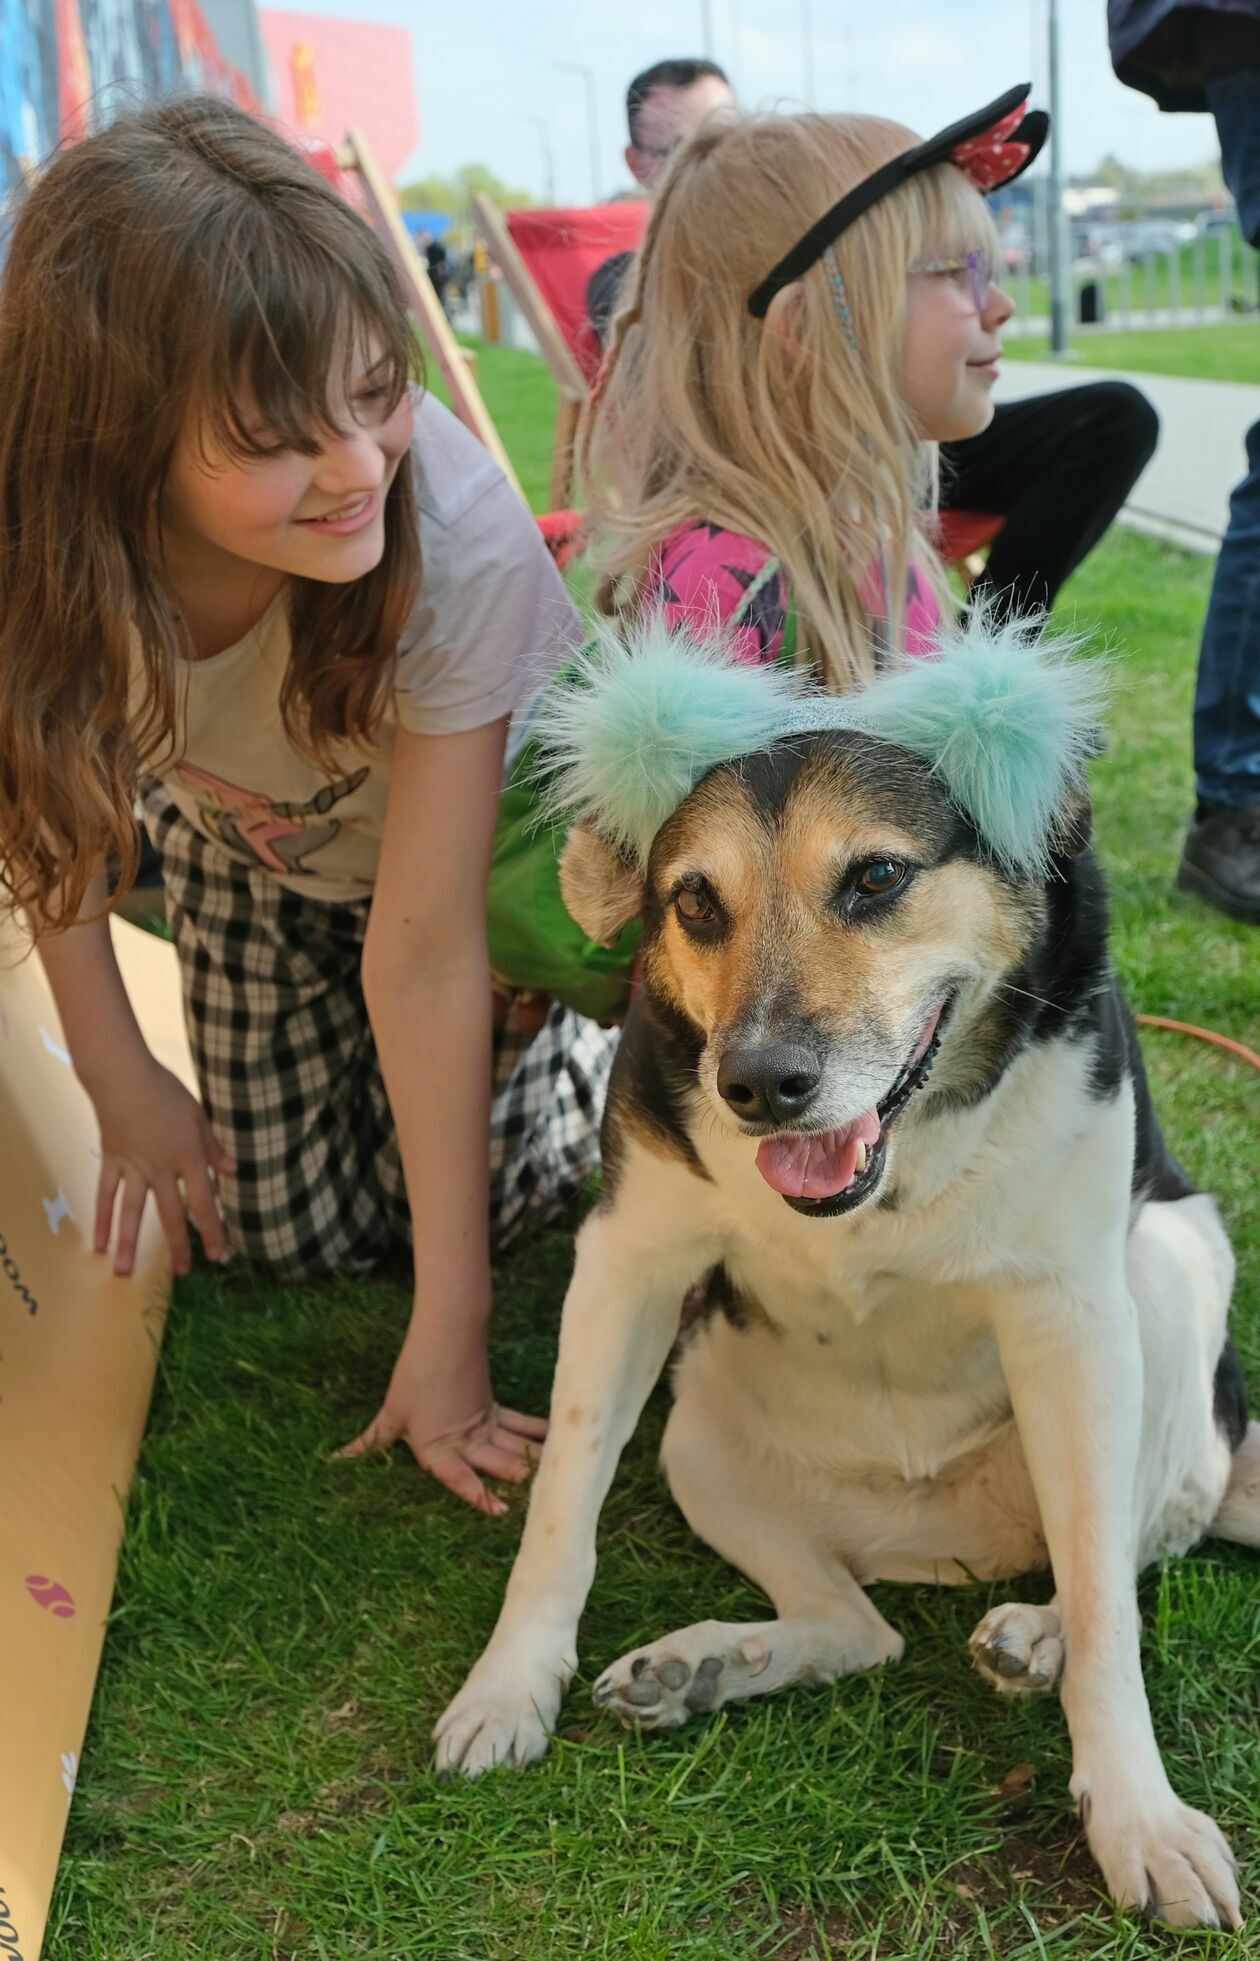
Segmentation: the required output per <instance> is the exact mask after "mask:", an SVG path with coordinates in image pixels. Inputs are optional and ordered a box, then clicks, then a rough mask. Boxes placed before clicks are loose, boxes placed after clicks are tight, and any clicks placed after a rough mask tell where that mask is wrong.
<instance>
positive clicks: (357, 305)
mask: <svg viewBox="0 0 1260 1961" xmlns="http://www.w3.org/2000/svg"><path fill="white" fill-rule="evenodd" d="M369 351H370V352H369ZM365 354H368V355H369V358H370V359H371V360H373V361H375V360H376V359H377V358H378V357H381V358H382V360H383V369H382V371H381V372H382V376H383V379H382V383H381V385H382V386H383V387H384V388H385V389H387V390H388V391H391V393H392V399H393V401H394V403H397V401H398V400H399V399H400V398H401V395H402V393H403V391H404V389H405V388H406V387H407V385H408V381H409V377H410V375H411V373H412V370H413V365H414V360H415V348H414V340H413V336H412V334H411V331H410V326H409V323H408V318H407V311H406V306H405V303H404V301H403V297H402V293H401V290H400V287H399V283H398V280H397V277H396V275H395V273H394V270H393V267H392V265H391V263H390V260H389V258H388V256H387V254H386V252H385V251H384V249H383V247H382V246H381V245H380V243H379V242H378V241H377V239H376V238H375V237H374V235H373V234H372V232H371V231H370V229H369V228H368V226H367V225H366V224H365V223H364V221H363V220H362V219H361V218H360V217H359V216H358V215H357V214H356V213H355V212H354V211H353V210H351V208H350V206H349V205H348V204H346V203H345V202H344V200H343V199H341V198H340V197H338V195H337V194H336V192H335V191H334V190H333V189H332V188H331V187H330V186H329V185H328V184H327V183H325V182H324V181H323V180H322V179H321V178H320V177H319V175H318V174H317V173H316V172H315V170H314V169H312V168H311V166H310V165H309V164H307V163H306V162H305V161H304V160H303V159H302V158H301V157H300V156H299V155H298V154H297V153H296V152H295V151H293V150H291V149H290V148H289V146H288V145H287V144H286V143H285V142H283V141H282V139H281V138H280V137H279V136H277V135H276V134H275V133H274V132H273V131H271V130H269V129H268V128H266V127H265V126H264V125H263V124H262V123H260V122H258V121H256V120H255V119H254V118H253V117H251V116H249V115H247V114H246V113H245V112H244V111H242V110H239V109H236V108H234V107H233V106H232V105H231V104H229V103H226V102H223V101H220V100H218V99H217V98H213V97H199V96H193V97H189V98H186V99H183V100H179V101H175V102H172V103H167V104H164V105H162V106H160V107H157V108H150V109H146V110H143V111H141V112H139V113H133V114H130V115H126V116H123V117H121V118H120V119H119V120H118V121H116V122H115V123H114V124H113V125H112V126H110V127H109V128H107V129H104V130H102V131H101V132H100V133H99V134H96V135H93V136H90V137H88V138H86V139H85V140H84V141H83V142H81V143H79V144H78V145H77V146H75V147H74V148H71V149H68V150H66V151H64V152H63V153H61V154H60V155H58V156H57V157H55V158H54V159H53V161H52V162H51V163H50V164H49V165H48V166H47V168H46V169H45V170H44V171H43V173H42V174H41V175H40V176H38V177H37V178H36V179H35V180H34V182H33V184H32V186H31V187H30V189H29V190H28V191H27V193H26V195H25V196H24V198H23V201H22V204H21V208H20V210H19V212H18V215H17V219H16V223H15V225H14V228H13V233H12V238H11V242H10V246H9V253H8V259H7V263H6V266H5V270H4V277H3V283H2V285H0V499H2V500H3V524H2V525H0V909H3V910H9V909H12V908H13V907H15V906H20V907H23V908H26V909H29V910H30V911H32V912H33V913H34V915H35V916H36V919H37V920H38V921H39V922H40V923H41V924H44V923H47V924H50V925H58V924H61V925H64V924H67V923H69V922H71V921H73V919H74V918H75V916H76V914H77V913H78V912H79V911H80V908H81V907H82V905H83V902H84V897H85V894H86V890H87V886H88V883H89V881H90V879H91V877H92V875H93V873H94V871H95V870H96V869H97V868H98V867H99V865H100V862H101V861H102V859H105V860H112V861H113V863H114V864H115V866H116V867H117V871H118V874H119V884H120V886H121V887H122V889H125V888H126V886H127V884H129V883H130V880H131V878H132V876H134V868H135V862H136V856H137V842H136V826H135V820H134V817H133V805H134V798H135V792H136V784H137V777H138V774H139V771H140V765H141V759H142V757H144V756H145V755H147V754H149V753H151V752H152V750H153V749H154V748H160V747H161V745H162V743H163V741H164V740H166V739H167V738H169V737H170V735H171V733H172V730H173V727H174V720H175V672H176V670H175V662H176V660H177V658H179V657H180V656H181V655H182V654H183V653H184V652H185V651H186V649H185V643H184V641H183V640H182V638H181V634H180V631H179V628H178V625H177V622H176V620H175V618H174V616H173V613H172V605H171V599H170V595H169V594H168V592H167V590H166V587H165V585H164V581H163V571H162V563H161V543H160V533H159V528H158V508H159V501H160V498H161V494H162V490H163V486H164V483H165V480H166V475H167V471H168V468H169V465H170V462H171V456H172V452H173V450H174V448H175V444H176V441H177V438H178V437H179V434H180V431H181V429H182V428H183V427H184V426H185V422H186V418H187V417H189V416H190V415H195V416H201V417H203V418H204V422H203V427H204V428H205V429H207V430H208V432H209V434H210V436H211V438H212V439H213V440H214V441H215V442H216V443H217V444H220V445H222V446H224V447H225V448H226V450H227V451H228V452H229V453H230V454H233V455H235V456H237V457H242V458H246V457H251V456H258V455H260V454H263V453H268V452H269V451H270V450H271V449H272V448H273V447H274V446H276V445H279V446H281V447H283V448H292V449H295V450H302V451H305V452H307V453H314V452H315V451H316V450H317V449H318V447H319V443H320V439H321V432H324V434H325V436H326V434H327V432H329V431H330V430H331V429H332V428H333V427H334V426H335V422H334V417H335V414H336V409H335V406H334V404H335V403H336V402H337V401H338V400H341V401H344V400H346V399H347V395H348V392H349V390H350V388H351V385H352V377H353V376H354V375H355V374H356V373H357V372H358V371H359V364H360V363H361V362H362V360H363V358H364V356H365ZM339 384H340V391H339ZM419 576H420V548H419V539H418V534H417V527H416V516H415V505H414V498H413V494H412V488H411V481H410V472H409V468H408V464H407V460H406V459H405V458H404V461H403V464H402V466H401V467H400V468H399V470H398V472H397V474H396V475H395V477H394V480H393V483H392V485H391V487H390V491H389V495H388V497H387V499H386V504H385V550H384V554H383V556H382V559H381V562H380V564H379V565H378V566H377V567H376V568H375V569H374V570H373V571H372V572H370V573H367V574H365V575H364V577H362V578H361V579H357V580H354V581H353V582H351V583H349V584H345V585H333V584H322V583H318V582H315V581H311V580H301V579H298V580H294V581H292V582H291V586H290V589H289V595H288V598H289V612H290V624H291V629H292V655H291V659H290V663H289V667H288V672H287V675H286V678H285V681H284V684H283V691H282V696H281V707H282V712H283V718H284V723H285V727H286V730H287V731H288V733H289V735H290V737H291V738H292V740H293V741H294V742H295V743H297V745H298V746H299V747H301V748H302V749H303V750H304V751H305V752H306V753H308V754H309V755H311V756H312V757H313V758H316V759H322V758H324V757H326V756H327V755H328V754H329V753H330V749H331V745H333V744H335V743H337V742H339V741H342V740H351V741H369V740H370V739H371V737H372V734H373V732H374V730H375V729H376V727H377V726H378V724H379V721H380V717H381V714H382V711H383V708H384V705H385V702H386V699H387V696H388V692H389V688H390V684H391V677H392V673H393V664H394V659H395V655H396V651H397V646H398V640H399V636H400V634H401V633H402V631H403V628H404V624H405V621H406V618H407V615H408V612H409V610H410V607H411V604H412V601H413V599H414V596H415V592H416V589H417V586H418V582H419ZM133 642H134V654H133ZM133 658H135V659H136V660H137V662H138V669H139V672H138V675H137V677H136V685H135V686H134V687H133V686H131V685H130V677H131V670H132V663H133Z"/></svg>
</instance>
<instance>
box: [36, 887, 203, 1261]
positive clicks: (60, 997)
mask: <svg viewBox="0 0 1260 1961" xmlns="http://www.w3.org/2000/svg"><path fill="white" fill-rule="evenodd" d="M105 896H106V894H105V878H104V874H103V873H98V874H97V876H96V877H95V878H94V879H93V880H92V883H91V884H90V886H89V887H88V890H87V894H86V897H85V899H84V904H83V914H84V921H83V923H82V924H80V925H75V926H69V927H67V928H66V929H65V930H64V931H61V932H44V933H42V934H41V935H40V936H39V938H38V940H37V942H36V944H37V948H38V952H39V957H40V960H41V961H42V963H43V967H44V972H45V973H46V974H47V976H48V984H49V986H50V987H51V988H52V991H53V998H54V1000H55V1001H56V1003H57V1012H58V1014H59V1015H60V1016H61V1026H62V1031H63V1033H64V1035H65V1038H66V1046H67V1048H68V1049H69V1051H70V1059H71V1061H72V1062H73V1064H74V1070H75V1074H76V1075H77V1076H78V1078H79V1081H80V1082H81V1083H82V1084H83V1087H84V1089H85V1090H86V1091H87V1093H88V1095H89V1097H90V1098H91V1100H92V1106H93V1108H94V1109H95V1111H96V1117H97V1122H98V1123H99V1124H100V1127H101V1175H100V1180H99V1182H98V1185H97V1192H96V1221H95V1230H94V1233H93V1244H94V1247H95V1250H96V1251H97V1252H98V1253H104V1252H105V1251H106V1250H107V1249H108V1246H109V1241H110V1235H111V1232H112V1231H113V1228H114V1223H115V1209H117V1227H118V1237H117V1242H116V1245H115V1249H114V1271H115V1273H120V1274H126V1273H130V1272H131V1270H132V1267H133V1265H134V1263H135V1255H136V1240H137V1238H138V1236H139V1232H140V1220H141V1217H142V1215H143V1212H144V1207H145V1201H146V1200H147V1198H148V1195H149V1193H150V1192H152V1194H153V1200H154V1203H155V1205H156V1206H157V1210H158V1217H159V1218H160V1219H161V1222H162V1229H163V1231H164V1232H165V1234H166V1241H167V1245H168V1247H169V1249H170V1256H171V1265H172V1267H173V1268H174V1270H175V1272H176V1273H187V1271H188V1268H189V1264H190V1259H191V1256H190V1253H189V1246H188V1226H187V1222H186V1218H185V1197H184V1196H181V1193H180V1185H181V1183H182V1185H183V1188H184V1194H185V1195H186V1204H187V1211H188V1212H189V1213H191V1215H192V1219H193V1223H194V1224H195V1225H196V1227H197V1230H198V1232H199V1233H200V1234H201V1240H202V1244H203V1246H204V1247H205V1250H206V1253H207V1254H208V1256H209V1257H210V1259H212V1260H221V1259H222V1258H223V1256H224V1252H225V1250H226V1249H225V1246H224V1238H223V1222H222V1220H221V1219H220V1217H219V1208H218V1206H217V1204H216V1202H215V1196H214V1187H213V1184H212V1182H211V1178H210V1172H211V1171H229V1172H230V1171H234V1170H235V1169H236V1166H235V1164H234V1162H233V1161H232V1159H231V1158H230V1157H229V1156H228V1155H227V1153H226V1152H225V1151H224V1150H222V1148H221V1147H220V1145H219V1144H218V1143H217V1142H216V1140H215V1137H214V1134H213V1132H212V1131H211V1129H210V1125H209V1123H208V1121H207V1119H206V1116H205V1112H204V1111H203V1110H202V1108H201V1105H200V1104H199V1103H198V1101H197V1099H196V1097H195V1096H193V1095H192V1094H191V1092H190V1091H188V1090H187V1089H185V1087H184V1085H183V1084H182V1083H181V1082H180V1081H179V1079H178V1077H176V1076H173V1075H172V1074H171V1072H170V1070H169V1069H164V1068H163V1067H162V1065H161V1063H160V1062H158V1060H157V1058H156V1057H155V1056H154V1055H153V1054H152V1053H151V1051H150V1049H149V1047H148V1045H147V1043H146V1042H145V1039H144V1036H143V1035H142V1034H141V1032H140V1024H139V1022H138V1021H137V1020H136V1016H135V1011H134V1009H133V1008H132V1005H131V1002H130V1000H129V999H128V997H127V990H126V988H125V987H124V985H123V978H122V975H121V974H120V973H119V971H118V962H117V960H116V959H115V957H114V944H113V940H112V939H111V937H110V930H109V921H108V919H107V918H105V917H103V916H102V917H99V918H95V919H93V918H91V917H90V915H91V914H92V913H94V912H95V913H101V910H102V908H103V906H104V904H105ZM120 1191H121V1194H122V1196H121V1201H119V1193H120Z"/></svg>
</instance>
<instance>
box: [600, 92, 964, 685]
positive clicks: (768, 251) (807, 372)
mask: <svg viewBox="0 0 1260 1961" xmlns="http://www.w3.org/2000/svg"><path fill="white" fill-rule="evenodd" d="M917 141H918V138H917V137H915V136H914V135H913V134H912V132H911V131H910V130H908V129H903V128H902V127H901V125H900V124H897V123H891V122H885V121H882V120H881V119H879V118H877V117H873V116H818V115H800V116H741V117H732V116H731V115H730V114H729V113H719V114H718V115H715V116H713V117H711V118H709V119H708V120H707V121H706V122H705V123H704V124H702V126H701V128H700V129H699V130H698V131H697V133H696V134H695V135H694V136H693V137H692V139H691V140H690V141H689V142H688V143H687V144H686V145H685V147H684V148H683V149H682V150H681V151H680V152H679V153H678V155H677V157H676V158H675V160H674V162H673V165H672V167H671V169H670V170H669V173H668V175H667V177H666V180H665V183H664V186H663V188H662V191H661V194H660V197H659V200H658V202H657V205H656V208H655V210H654V212H653V214H652V218H651V222H650V224H649V226H648V230H647V236H646V238H645V240H644V245H643V249H642V252H641V253H640V255H639V258H638V261H637V263H636V266H635V269H634V275H633V279H632V282H631V284H630V286H629V290H628V292H627V295H626V298H625V301H624V303H623V305H622V307H621V308H620V310H619V311H618V313H617V316H616V318H615V320H614V323H613V328H612V334H611V338H610V343H609V349H608V355H607V358H606V361H605V364H604V369H603V372H602V374H601V377H600V381H599V383H598V384H597V386H596V389H595V390H594V391H593V394H592V399H591V402H590V405H589V407H588V410H587V419H586V424H585V428H584V432H583V443H582V465H583V473H584V478H585V486H586V495H587V499H588V505H589V509H590V513H591V532H592V537H593V539H594V551H595V555H596V562H597V564H598V566H599V568H600V570H601V573H602V575H603V576H602V585H601V603H603V604H605V605H606V606H607V607H608V608H609V609H613V608H615V607H616V606H617V605H618V603H621V602H623V601H624V600H625V599H626V598H627V596H628V595H631V594H633V595H637V594H638V593H639V592H640V591H641V588H642V581H643V578H644V575H645V573H646V571H647V568H648V565H649V561H650V559H651V555H652V552H653V549H654V548H655V547H656V546H658V545H659V544H660V543H661V541H662V540H663V539H664V538H666V537H667V536H668V535H669V533H670V532H671V531H673V530H674V529H675V527H676V526H677V525H679V524H681V523H683V522H685V521H687V520H694V519H707V520H709V521H710V522H713V523H716V524H721V525H723V526H725V527H727V528H729V529H730V530H733V531H737V532H741V533H743V534H746V535H748V536H751V537H754V538H757V539H758V540H760V541H762V542H763V543H765V544H766V545H768V546H769V548H770V550H771V552H773V554H774V555H775V556H776V557H777V558H778V559H779V561H780V563H781V565H782V567H783V570H784V572H785V574H786V576H787V579H788V581H789V584H790V587H791V592H792V597H793V602H794V605H795V609H796V616H797V626H798V631H797V650H798V656H800V657H802V658H806V659H809V660H812V661H813V662H814V663H815V664H816V665H817V666H818V668H819V669H820V671H821V672H822V673H823V674H824V676H825V677H826V679H827V681H828V683H829V684H830V685H831V686H833V687H835V688H838V689H844V688H850V687H854V686H859V685H861V684H862V683H863V682H864V681H865V680H866V679H868V678H869V676H870V674H871V673H872V671H873V668H874V665H875V658H876V655H875V648H874V645H873V638H872V623H871V620H870V616H869V613H868V610H867V608H866V607H865V606H864V605H863V603H862V600H861V598H860V596H859V589H860V588H861V587H862V585H863V584H864V582H865V581H866V579H867V578H868V577H869V576H870V575H871V573H872V570H874V572H875V573H876V574H878V572H879V569H880V566H881V563H882V566H883V569H884V574H885V587H886V592H885V608H886V612H887V614H888V632H889V634H890V637H891V638H892V640H893V642H894V644H897V645H899V644H900V643H901V637H902V632H903V627H904V610H905V592H906V578H907V568H908V563H909V560H910V558H911V556H913V559H914V563H915V567H916V570H917V572H918V573H919V575H920V576H921V577H923V578H925V579H926V580H927V581H928V582H929V583H930V584H931V585H932V586H933V588H934V589H935V590H936V592H937V595H938V598H939V599H940V602H941V604H942V606H943V608H946V609H947V608H948V605H949V600H948V591H947V588H946V585H945V580H944V574H943V571H942V569H941V566H940V562H939V560H938V559H937V557H936V554H935V552H934V551H933V550H932V547H931V544H930V542H929V541H928V538H927V537H926V536H925V535H924V531H923V529H922V527H921V522H920V520H921V518H922V515H923V514H924V513H926V512H929V511H930V510H931V509H932V507H933V506H934V503H935V484H936V467H935V464H936V448H935V445H934V444H929V443H925V442H923V441H922V440H920V438H919V437H918V436H917V435H916V433H915V430H914V429H913V427H912V426H911V422H910V418H909V416H908V413H907V411H906V408H905V406H904V404H903V402H902V400H901V397H900V394H899V389H898V379H897V371H898V358H899V350H900V346H901V341H902V334H903V328H904V318H905V303H906V290H907V269H908V267H909V266H910V265H911V263H912V262H913V261H914V260H916V259H920V258H929V257H931V258H935V257H940V256H953V255H954V254H960V253H965V252H967V251H969V250H971V249H972V248H973V247H975V246H979V245H987V246H989V247H990V249H993V248H994V245H995V238H994V230H993V223H992V220H991V218H990V216H989V213H988V210H987V207H986V206H985V204H984V201H983V199H982V198H981V197H980V196H979V194H978V193H977V192H976V191H975V190H974V189H973V188H972V186H971V185H970V184H969V183H968V182H967V181H966V179H965V178H964V177H963V175H962V173H961V172H960V171H958V170H956V169H955V168H954V166H953V165H952V164H945V165H940V166H937V167H936V168H934V169H930V170H927V171H924V172H922V173H921V174H920V175H918V176H916V177H914V178H912V179H911V180H910V181H909V182H908V183H906V184H904V185H902V186H901V187H900V188H899V189H898V190H896V191H895V192H893V193H892V194H891V195H890V196H888V197H886V198H884V199H883V200H882V201H881V202H879V203H877V204H875V205H872V206H871V208H870V209H869V210H868V211H866V212H864V213H863V215H862V216H861V217H860V218H859V219H858V220H857V221H856V222H855V223H854V224H853V225H852V226H851V227H850V228H849V229H848V230H847V231H846V232H845V233H843V234H842V236H841V237H840V238H839V239H838V240H837V241H836V244H835V246H834V248H833V250H834V253H835V259H836V262H837V265H838V268H839V271H840V273H841V275H842V278H843V285H844V295H843V297H844V299H845V301H846V303H847V306H848V309H849V320H848V322H847V323H846V321H845V320H844V319H843V318H842V316H841V312H840V309H839V307H838V306H837V303H836V297H835V294H834V292H833V288H832V284H831V280H830V275H829V270H828V267H827V265H826V263H825V261H820V262H819V263H818V264H817V265H815V266H813V267H811V268H810V270H809V271H808V272H807V273H805V274H804V276H803V277H802V278H801V279H800V280H798V281H796V282H794V284H792V285H791V286H788V287H786V288H785V289H784V290H783V291H782V292H781V293H780V294H778V295H777V296H776V298H775V299H774V300H773V302H772V303H771V306H770V309H769V313H768V315H767V317H766V319H765V320H764V321H761V320H756V319H754V318H753V316H752V315H751V314H750V313H749V311H748V296H749V294H750V293H751V292H752V291H753V290H754V289H755V287H756V286H757V285H758V284H759V283H760V281H761V280H762V279H764V277H765V275H766V273H767V271H768V270H769V268H770V267H771V266H773V265H774V264H775V263H776V261H777V260H778V259H780V258H781V257H782V256H783V254H784V253H785V252H787V250H788V249H789V247H790V246H792V245H793V244H794V243H795V241H796V240H797V239H798V238H799V237H800V236H801V234H802V233H803V232H805V231H806V230H807V229H808V228H809V226H810V225H812V224H813V223H814V221H815V220H816V219H817V217H818V216H819V214H820V212H822V211H824V210H826V209H827V207H828V206H829V205H830V204H832V203H834V202H835V201H836V200H837V199H838V198H839V197H841V196H842V195H843V194H844V193H845V192H846V191H848V190H849V189H851V188H852V187H853V186H854V185H856V184H857V183H859V182H860V181H861V180H862V179H863V178H865V177H867V176H868V175H869V174H870V173H871V171H873V170H875V169H877V168H878V167H879V165H881V164H883V163H886V162H887V161H888V160H889V159H890V158H891V157H894V156H897V155H899V154H900V153H901V152H902V151H904V150H907V149H909V148H911V147H912V146H913V145H914V144H915V143H916V142H917Z"/></svg>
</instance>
